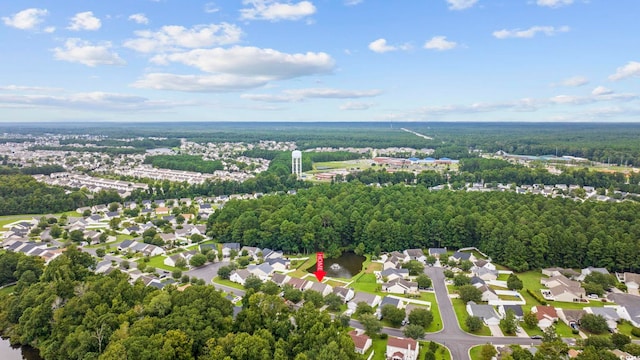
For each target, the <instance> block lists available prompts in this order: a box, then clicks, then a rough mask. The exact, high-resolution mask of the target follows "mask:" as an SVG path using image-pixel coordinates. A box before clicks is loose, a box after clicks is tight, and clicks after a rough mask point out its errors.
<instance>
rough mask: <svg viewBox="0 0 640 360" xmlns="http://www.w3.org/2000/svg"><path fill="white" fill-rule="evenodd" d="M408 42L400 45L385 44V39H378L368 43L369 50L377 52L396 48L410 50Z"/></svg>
mask: <svg viewBox="0 0 640 360" xmlns="http://www.w3.org/2000/svg"><path fill="white" fill-rule="evenodd" d="M410 49H411V45H410V44H408V43H407V44H402V45H389V44H387V40H386V39H382V38H380V39H378V40H374V41H372V42H370V43H369V50H371V51H373V52H377V53H379V54H382V53H386V52H390V51H398V50H410Z"/></svg>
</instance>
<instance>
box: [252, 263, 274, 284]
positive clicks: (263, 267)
mask: <svg viewBox="0 0 640 360" xmlns="http://www.w3.org/2000/svg"><path fill="white" fill-rule="evenodd" d="M247 270H249V272H250V273H251V274H253V275H254V276H256V277H258V278H259V279H260V280H262V281H267V280H268V279H269V276H271V274H273V268H272V267H271V265H269V264H267V263H262V264H260V265H255V264H253V265H249V266H247Z"/></svg>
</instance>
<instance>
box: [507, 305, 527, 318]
mask: <svg viewBox="0 0 640 360" xmlns="http://www.w3.org/2000/svg"><path fill="white" fill-rule="evenodd" d="M507 310H511V311H513V313H514V314H515V315H516V316H520V317H522V316H524V311H522V306H520V305H504V312H505V313H506V312H507Z"/></svg>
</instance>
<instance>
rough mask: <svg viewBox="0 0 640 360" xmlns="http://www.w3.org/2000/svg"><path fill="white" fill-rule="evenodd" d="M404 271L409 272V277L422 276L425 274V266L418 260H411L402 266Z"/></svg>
mask: <svg viewBox="0 0 640 360" xmlns="http://www.w3.org/2000/svg"><path fill="white" fill-rule="evenodd" d="M402 268H403V269H408V270H409V275H411V276H416V275H420V274H422V273H423V272H424V265H422V263H421V262H420V261H417V260H409V261H408V262H406V263H404V264H402Z"/></svg>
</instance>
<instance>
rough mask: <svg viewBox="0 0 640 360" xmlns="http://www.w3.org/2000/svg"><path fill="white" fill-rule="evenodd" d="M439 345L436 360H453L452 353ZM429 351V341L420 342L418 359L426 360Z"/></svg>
mask: <svg viewBox="0 0 640 360" xmlns="http://www.w3.org/2000/svg"><path fill="white" fill-rule="evenodd" d="M436 344H437V343H436ZM437 345H438V348H437V349H436V352H435V355H436V360H451V353H449V349H447V348H446V347H444V346H442V345H440V344H437ZM428 350H429V341H420V354H419V355H418V359H419V360H424V358H425V356H426V355H427V352H428Z"/></svg>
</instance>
